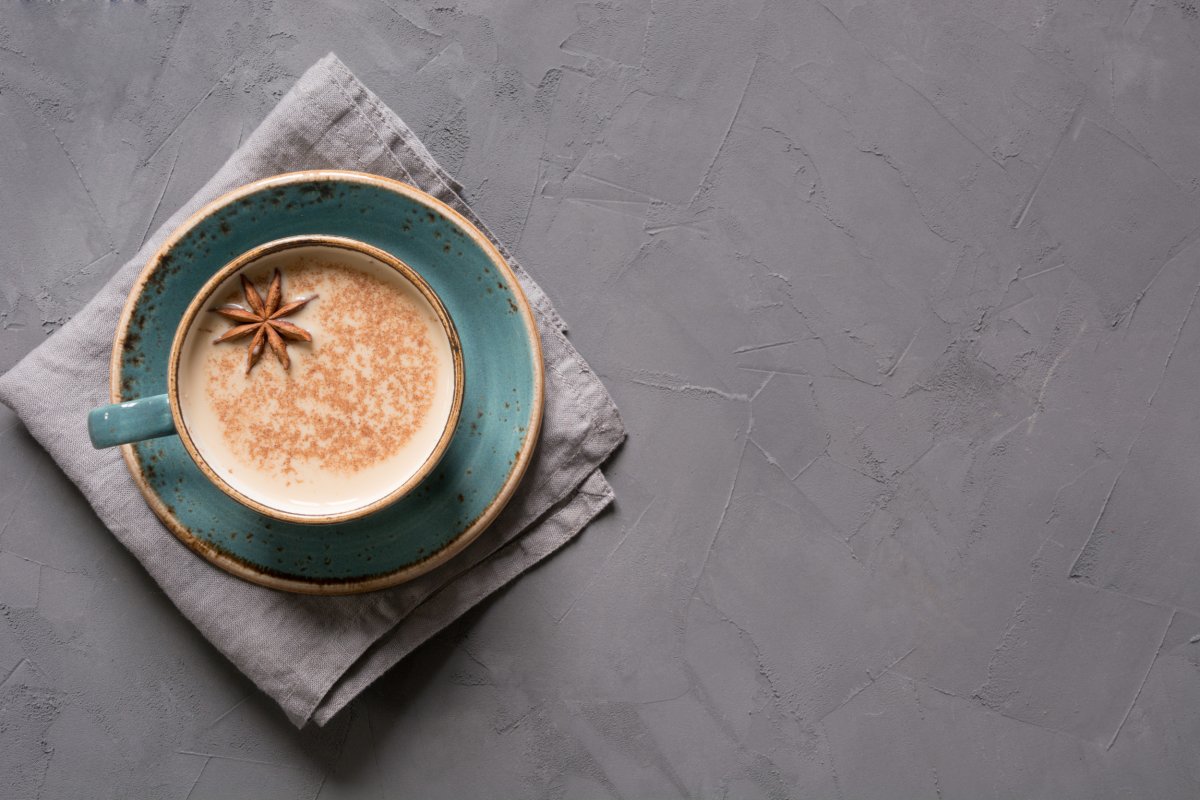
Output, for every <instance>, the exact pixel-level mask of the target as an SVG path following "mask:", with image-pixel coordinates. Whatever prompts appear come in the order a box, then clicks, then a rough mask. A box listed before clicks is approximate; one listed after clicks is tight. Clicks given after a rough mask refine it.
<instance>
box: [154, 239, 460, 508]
mask: <svg viewBox="0 0 1200 800" xmlns="http://www.w3.org/2000/svg"><path fill="white" fill-rule="evenodd" d="M384 258H385V257H383V256H382V254H375V255H373V254H371V253H369V252H365V251H364V249H352V248H347V247H343V246H334V245H331V244H319V245H313V244H305V245H303V246H299V247H290V248H288V249H282V250H279V251H277V252H270V253H268V254H266V255H263V256H261V257H259V258H256V259H255V260H253V261H251V262H250V263H249V264H247V265H246V266H245V267H243V268H242V269H240V270H238V271H237V272H235V273H233V274H231V275H229V276H228V277H226V278H225V279H224V280H223V281H222V282H221V284H220V285H219V286H218V287H217V289H216V290H215V291H214V292H213V293H212V295H211V296H210V297H209V298H208V300H207V301H206V302H205V304H204V306H203V307H202V308H201V310H200V311H199V312H198V313H197V314H196V316H195V318H194V320H193V322H192V325H191V327H190V328H189V329H188V331H187V334H186V338H185V339H184V342H183V345H182V348H181V349H180V353H179V363H178V367H177V372H176V376H177V381H178V392H179V410H180V415H181V417H182V420H183V423H184V425H185V426H186V429H187V434H188V438H189V439H190V440H191V443H192V444H193V446H194V447H195V448H196V450H197V451H198V452H199V454H200V456H201V457H202V459H203V460H204V461H205V462H207V464H208V465H209V467H210V468H211V469H212V470H213V472H214V473H216V475H217V477H219V478H220V479H221V480H222V481H224V482H225V483H226V484H227V486H228V487H229V488H231V489H233V490H234V492H235V493H236V494H240V495H242V496H243V498H242V499H243V500H245V499H248V500H250V501H252V503H251V505H253V503H258V504H261V505H263V506H266V507H268V508H269V509H274V510H276V511H281V512H284V513H285V514H291V515H303V516H313V517H320V516H324V515H331V514H332V515H338V514H346V513H348V512H352V511H354V510H355V509H361V508H364V507H367V506H370V505H371V504H372V503H377V502H379V501H381V500H383V499H384V498H387V497H388V496H389V495H392V494H394V493H396V492H398V491H399V490H400V489H402V488H405V485H406V484H407V483H408V482H410V481H411V480H412V479H413V478H414V477H415V476H418V474H419V473H421V472H422V470H423V468H424V467H425V466H426V464H427V462H429V461H430V460H431V455H433V454H435V452H436V451H438V449H439V446H440V445H442V444H444V441H445V439H446V437H447V436H448V433H447V430H448V427H453V423H454V421H455V420H454V417H456V415H457V408H458V406H457V402H458V397H459V394H458V392H457V391H456V385H457V377H458V376H459V375H460V374H461V373H458V372H456V363H460V362H456V356H457V348H456V346H455V344H452V341H451V332H452V326H450V325H449V321H448V319H446V320H445V322H443V317H442V315H444V311H441V309H440V304H439V305H438V306H437V307H435V303H436V302H437V301H436V298H435V297H434V296H433V295H432V292H431V291H429V289H428V287H426V286H423V285H421V286H418V283H417V282H419V281H420V279H419V278H416V276H415V275H413V276H412V278H411V279H410V277H409V276H406V274H404V272H402V271H401V269H398V268H397V267H398V265H393V264H389V263H387V262H386V261H385V260H384ZM415 281H417V282H415ZM439 311H441V314H439Z"/></svg>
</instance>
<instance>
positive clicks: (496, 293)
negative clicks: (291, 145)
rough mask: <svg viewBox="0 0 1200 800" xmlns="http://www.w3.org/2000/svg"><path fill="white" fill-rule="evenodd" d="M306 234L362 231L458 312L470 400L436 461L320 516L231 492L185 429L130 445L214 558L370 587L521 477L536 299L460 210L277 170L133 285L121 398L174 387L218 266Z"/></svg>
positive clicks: (388, 580) (265, 575)
mask: <svg viewBox="0 0 1200 800" xmlns="http://www.w3.org/2000/svg"><path fill="white" fill-rule="evenodd" d="M304 234H326V235H333V236H344V237H348V238H351V239H357V240H359V241H362V242H366V243H367V244H370V245H374V246H375V247H378V248H380V249H382V250H384V251H386V252H388V253H390V254H392V255H393V256H395V257H396V258H399V259H400V260H402V261H404V262H405V263H407V264H408V265H410V266H411V267H412V268H413V269H414V270H416V271H417V272H418V273H419V274H420V275H421V276H422V277H423V278H424V279H425V280H426V281H427V282H428V283H429V285H430V286H431V287H432V289H433V290H434V291H435V292H436V293H437V295H438V296H439V297H440V298H441V300H442V303H443V304H444V305H445V307H446V310H447V311H448V313H449V314H450V316H451V318H452V319H453V320H454V323H455V325H456V327H457V329H458V335H459V339H460V342H461V345H462V358H463V372H464V374H465V382H464V387H463V403H462V413H461V416H460V418H459V423H458V426H457V428H456V430H455V433H454V437H453V439H452V440H451V442H450V446H449V448H448V449H447V450H446V453H445V455H444V456H443V458H442V460H441V461H440V463H439V464H438V467H437V469H436V470H435V471H434V472H433V473H431V474H430V476H429V477H427V478H426V479H425V480H424V481H423V482H422V483H421V484H420V485H419V486H417V487H416V488H415V489H414V490H413V491H412V492H411V493H409V494H408V495H407V496H405V497H404V498H402V499H401V500H399V501H398V502H396V503H394V504H392V505H390V506H388V507H386V508H384V509H383V510H381V511H379V512H377V513H375V514H372V515H370V516H367V517H363V518H360V519H357V520H353V521H350V522H345V523H340V524H335V525H324V526H319V527H314V526H312V525H305V524H294V523H288V522H282V521H279V520H274V519H271V518H269V517H266V516H263V515H261V514H258V513H257V512H255V511H253V510H251V509H249V508H247V507H245V506H243V505H241V504H239V503H237V502H235V501H234V500H232V499H231V498H230V497H228V496H227V495H226V494H224V493H223V492H222V491H220V490H219V489H218V488H217V487H216V486H214V485H213V484H212V482H210V481H209V480H208V479H207V478H205V476H204V475H203V473H202V472H201V471H200V470H199V469H198V468H197V466H196V464H195V463H194V462H193V460H192V459H191V458H190V457H189V456H188V454H187V452H186V450H185V449H184V447H183V445H182V444H181V443H180V441H179V439H178V438H175V437H168V438H163V439H154V440H150V441H145V442H138V443H136V444H132V445H126V446H125V447H123V451H124V454H125V459H126V462H127V463H128V464H129V467H130V470H131V472H132V473H133V476H134V478H135V480H136V481H137V482H138V485H139V487H140V488H141V490H142V492H143V494H145V496H146V499H147V501H148V502H149V503H150V506H151V507H152V508H153V509H154V511H155V513H157V514H158V516H159V517H160V518H161V519H162V520H163V522H164V523H166V525H167V526H168V527H169V528H170V529H171V531H172V532H173V533H174V534H175V535H176V536H178V537H179V538H180V539H181V540H182V541H183V542H184V543H185V544H186V545H188V547H190V548H191V549H192V550H194V551H195V552H197V553H199V554H200V555H202V556H203V557H205V558H206V559H208V560H209V561H211V562H213V563H214V564H216V565H217V566H220V567H222V568H223V569H226V570H228V571H229V572H232V573H234V574H236V575H238V576H240V577H243V578H246V579H247V580H251V581H254V582H256V583H260V584H263V585H266V586H270V587H273V588H277V589H283V590H287V591H296V592H306V593H312V594H347V593H352V592H362V591H370V590H374V589H380V588H384V587H387V586H392V585H395V584H397V583H400V582H403V581H405V580H408V579H410V578H413V577H416V576H417V575H420V574H421V573H423V572H426V571H428V570H430V569H432V568H433V567H435V566H437V565H438V564H441V563H443V562H444V561H446V560H447V559H449V558H450V557H452V556H453V555H454V554H455V553H457V552H459V551H460V550H462V549H463V548H464V547H466V545H467V544H469V543H470V542H471V541H472V540H473V539H474V538H475V537H476V536H477V535H478V534H479V533H480V532H481V531H482V530H483V529H484V528H486V527H487V525H488V524H489V523H490V522H491V521H492V520H493V519H494V518H495V517H496V515H497V514H498V513H499V512H500V510H501V509H502V508H503V507H504V505H505V503H506V502H507V501H508V499H509V498H510V497H511V495H512V493H513V491H514V490H515V489H516V486H517V484H518V483H519V481H520V479H521V476H522V475H523V473H524V471H525V468H526V466H527V465H528V463H529V459H530V457H531V456H532V453H533V448H534V446H535V444H536V441H537V433H538V430H539V427H540V423H541V412H542V388H543V378H542V359H541V348H540V343H539V339H538V335H537V328H536V326H535V323H534V320H533V314H532V312H531V310H530V308H529V304H528V302H527V301H526V299H525V296H524V293H523V292H522V291H521V289H520V286H519V285H518V284H517V281H516V278H515V276H514V275H513V273H512V271H511V270H510V269H509V267H508V265H507V264H506V263H505V262H504V259H503V258H502V257H501V256H500V254H499V252H497V251H496V249H495V248H494V247H493V246H492V245H491V243H490V242H489V241H488V240H487V238H486V237H485V236H484V235H483V234H482V233H480V232H479V231H478V230H477V229H476V228H475V227H474V226H472V225H471V224H470V223H469V222H468V221H467V220H466V219H464V218H463V217H462V216H461V215H459V214H458V213H457V212H455V211H454V210H453V209H451V208H449V207H448V206H446V205H444V204H443V203H441V202H439V201H438V200H436V199H435V198H432V197H430V196H428V195H426V194H424V193H422V192H420V191H419V190H417V189H414V188H412V187H410V186H407V185H406V184H402V183H399V182H397V181H392V180H390V179H386V178H381V177H378V176H373V175H366V174H363V173H355V172H343V171H327V170H322V171H310V172H300V173H289V174H286V175H279V176H276V177H273V178H268V179H265V180H262V181H258V182H256V183H253V184H250V185H248V186H245V187H242V188H241V189H238V190H235V191H234V192H231V193H230V194H228V195H225V196H224V197H221V198H219V199H217V200H215V201H214V202H213V203H211V204H209V205H208V206H206V207H205V208H203V209H201V210H200V211H199V212H197V213H196V214H195V215H194V216H193V217H192V218H191V219H190V220H188V221H187V222H186V223H185V224H184V225H183V226H182V227H181V228H180V229H179V230H178V231H176V232H175V233H174V234H173V235H172V236H171V238H170V239H168V241H167V242H166V244H164V245H163V248H162V249H161V250H160V251H159V252H158V253H157V254H156V255H155V256H154V257H153V258H152V259H151V260H150V262H149V264H148V265H147V267H146V269H145V271H144V272H143V273H142V276H141V278H140V279H139V281H138V283H137V284H136V285H135V287H134V290H133V292H132V293H131V295H130V299H129V301H128V303H127V304H126V307H125V312H124V314H123V316H122V318H121V322H120V324H119V325H118V328H117V338H116V342H115V345H114V349H113V363H112V400H113V402H114V403H115V402H124V401H128V400H131V399H134V398H138V397H147V396H151V395H157V394H161V393H163V392H165V391H166V389H167V376H168V362H169V359H170V354H171V343H172V339H173V337H174V334H175V330H176V327H177V326H178V324H179V321H180V319H181V318H182V316H183V314H184V313H185V311H186V309H187V307H188V305H189V303H190V302H191V301H192V298H193V297H195V295H196V294H197V292H199V291H200V289H201V288H202V286H203V285H204V283H205V282H206V281H207V280H208V279H209V278H211V277H212V276H213V274H215V273H216V272H217V271H218V270H219V269H221V267H223V266H224V265H225V264H227V263H228V262H229V261H231V260H232V259H234V258H236V257H237V256H238V255H239V254H241V253H243V252H245V251H247V250H250V249H252V248H254V247H257V246H259V245H261V244H263V243H264V242H268V241H271V240H274V239H280V238H283V237H288V236H298V235H304Z"/></svg>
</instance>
